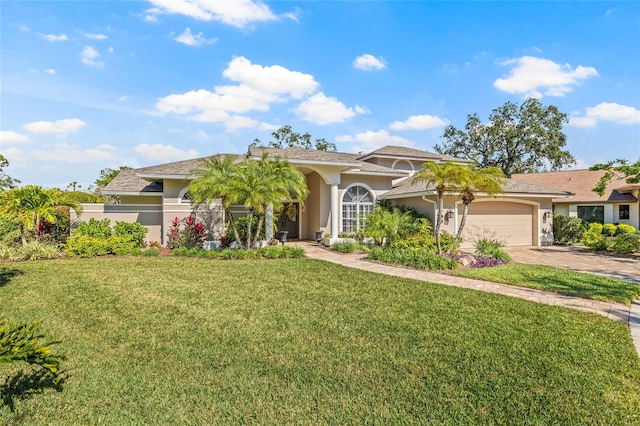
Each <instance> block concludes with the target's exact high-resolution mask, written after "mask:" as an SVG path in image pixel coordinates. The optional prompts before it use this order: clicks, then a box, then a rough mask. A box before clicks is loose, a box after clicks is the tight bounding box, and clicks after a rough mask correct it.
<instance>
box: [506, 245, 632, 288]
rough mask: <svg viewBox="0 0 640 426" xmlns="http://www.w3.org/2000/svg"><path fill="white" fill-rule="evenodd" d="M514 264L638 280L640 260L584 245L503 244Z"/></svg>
mask: <svg viewBox="0 0 640 426" xmlns="http://www.w3.org/2000/svg"><path fill="white" fill-rule="evenodd" d="M505 251H506V252H507V253H509V255H510V256H511V257H512V258H513V260H514V261H515V262H517V263H530V264H535V265H548V266H555V267H558V268H565V269H572V270H574V271H580V272H588V273H591V274H596V275H605V276H609V277H615V278H620V279H623V280H626V281H632V282H637V283H640V260H638V259H631V258H624V257H614V256H608V255H603V254H597V253H593V252H591V251H589V250H588V249H585V248H583V247H571V246H569V247H566V246H551V247H533V246H526V247H506V248H505Z"/></svg>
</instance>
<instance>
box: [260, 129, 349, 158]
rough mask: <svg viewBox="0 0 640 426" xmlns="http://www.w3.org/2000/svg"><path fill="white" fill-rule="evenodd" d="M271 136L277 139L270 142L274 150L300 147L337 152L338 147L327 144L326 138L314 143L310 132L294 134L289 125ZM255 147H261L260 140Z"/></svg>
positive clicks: (330, 143)
mask: <svg viewBox="0 0 640 426" xmlns="http://www.w3.org/2000/svg"><path fill="white" fill-rule="evenodd" d="M271 135H272V136H273V137H274V139H275V140H274V141H271V142H269V146H270V147H272V148H293V147H299V148H304V149H317V150H318V151H332V152H335V151H337V149H336V145H335V144H334V143H332V142H327V140H326V139H325V138H321V139H316V140H315V143H312V142H311V135H310V134H309V133H308V132H307V133H303V134H300V133H298V132H294V131H293V130H292V129H291V126H289V125H285V126H282V127H281V128H279V129H278V130H276V131H275V132H273V133H271ZM253 145H254V146H258V145H260V139H254V141H253Z"/></svg>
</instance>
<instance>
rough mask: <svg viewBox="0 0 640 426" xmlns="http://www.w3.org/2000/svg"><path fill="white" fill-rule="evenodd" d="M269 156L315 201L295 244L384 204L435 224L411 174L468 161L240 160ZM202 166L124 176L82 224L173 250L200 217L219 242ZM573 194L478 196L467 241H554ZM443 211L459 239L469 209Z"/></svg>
mask: <svg viewBox="0 0 640 426" xmlns="http://www.w3.org/2000/svg"><path fill="white" fill-rule="evenodd" d="M263 152H267V153H268V155H269V156H270V157H279V158H285V159H287V160H288V161H289V162H290V163H291V164H293V165H294V166H295V167H297V168H298V169H299V170H300V171H301V172H302V173H303V174H304V175H305V177H306V180H307V185H308V188H309V195H308V197H307V199H306V200H302V201H304V209H301V208H300V207H301V204H300V203H299V201H300V200H294V203H293V208H288V209H287V211H286V214H280V215H278V216H277V217H278V220H277V222H276V224H277V226H278V229H279V230H286V231H288V232H289V234H288V237H289V238H290V239H309V240H313V239H314V238H315V235H316V231H322V233H323V234H329V235H330V238H331V239H332V240H335V239H337V238H338V237H339V236H340V235H341V234H343V233H347V234H348V233H353V232H355V231H356V230H357V229H358V228H360V227H361V225H362V218H363V216H364V215H365V214H366V213H368V212H371V211H372V210H373V208H374V205H375V203H376V202H377V201H378V200H380V199H388V200H390V201H391V202H392V204H395V205H399V204H406V205H409V206H411V207H414V208H416V209H418V210H420V211H422V212H424V213H425V214H426V215H427V216H428V217H429V218H430V219H431V221H432V222H434V219H435V218H436V217H437V208H436V199H437V195H436V194H435V192H434V191H433V190H432V189H427V188H426V187H425V185H424V184H420V185H413V184H412V183H411V181H412V179H411V176H412V175H413V173H414V172H415V171H416V170H418V169H420V168H422V164H423V163H424V162H425V161H436V162H445V161H455V162H459V163H468V161H466V160H460V159H455V158H452V157H446V156H442V155H439V154H434V153H430V152H427V151H421V150H417V149H412V148H404V147H396V146H386V147H383V148H381V149H378V150H376V151H373V152H370V153H367V154H364V155H362V154H346V153H339V152H326V151H316V150H309V149H301V148H288V149H277V148H262V147H253V146H252V147H249V150H248V153H247V154H246V155H243V156H241V157H242V158H254V159H260V158H261V156H262V153H263ZM239 157H240V156H239ZM202 160H203V159H194V160H186V161H178V162H174V163H168V164H160V165H157V166H151V167H144V168H140V169H134V170H124V171H122V172H120V174H119V175H118V176H117V177H116V178H115V179H114V180H113V181H112V182H111V183H110V184H109V185H107V186H106V187H105V188H104V190H103V194H107V195H117V196H119V200H120V203H119V204H85V205H83V207H84V212H83V213H82V216H81V217H80V218H79V220H83V221H85V220H89V219H90V218H96V219H102V218H109V219H111V221H112V223H113V222H115V221H128V222H132V221H137V222H140V223H141V224H143V225H144V226H146V227H148V228H149V233H148V235H147V240H148V241H154V240H155V241H160V242H162V243H163V244H166V242H167V237H166V234H167V232H168V226H169V222H170V221H171V219H173V218H174V217H186V216H189V215H195V216H196V217H198V218H199V219H200V220H202V221H203V222H205V223H206V224H207V226H208V227H209V230H210V231H211V235H212V238H216V237H217V236H219V235H220V233H221V232H223V223H224V213H223V209H222V208H221V206H219V205H212V206H210V208H207V209H203V208H200V209H198V211H194V209H193V207H192V206H191V204H190V202H189V194H188V192H187V185H188V184H189V179H190V176H191V174H192V172H193V171H194V170H196V169H197V168H198V167H200V166H201V164H202ZM567 195H569V194H568V193H566V192H564V191H558V190H552V189H549V188H543V187H541V186H536V185H530V184H523V183H519V182H514V181H511V180H507V183H506V186H505V193H504V194H501V195H499V196H497V197H495V198H492V197H487V196H486V195H485V196H483V194H478V198H477V199H476V200H475V201H474V202H473V203H472V204H471V206H470V211H469V219H468V222H467V225H466V227H465V236H466V239H467V241H468V243H469V242H471V241H472V239H473V238H474V236H481V235H494V236H496V237H498V238H500V239H502V240H503V241H505V243H506V244H508V245H544V244H547V243H551V242H552V241H553V236H552V235H551V219H552V216H551V206H552V205H551V200H552V199H553V198H559V197H563V196H567ZM444 208H445V211H446V216H445V221H444V223H443V230H446V231H448V232H450V233H454V232H455V231H456V230H457V227H458V223H459V218H460V214H461V211H462V205H461V201H460V198H459V197H458V196H456V195H455V194H452V195H447V197H446V198H445V205H444ZM231 211H232V214H233V215H234V216H236V215H238V216H240V215H243V214H245V212H244V207H243V206H234V207H233V208H232V209H231Z"/></svg>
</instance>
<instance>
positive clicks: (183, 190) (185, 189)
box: [167, 186, 191, 205]
mask: <svg viewBox="0 0 640 426" xmlns="http://www.w3.org/2000/svg"><path fill="white" fill-rule="evenodd" d="M187 192H189V187H188V186H185V187H184V188H182V189H181V190H180V192H178V204H181V205H184V204H187V201H188V203H189V205H191V200H184V199H183V197H184V194H186V193H187ZM167 204H168V203H167Z"/></svg>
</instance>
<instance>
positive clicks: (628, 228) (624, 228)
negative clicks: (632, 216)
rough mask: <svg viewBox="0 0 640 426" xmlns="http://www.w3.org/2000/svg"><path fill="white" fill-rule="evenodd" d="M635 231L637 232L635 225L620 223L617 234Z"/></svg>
mask: <svg viewBox="0 0 640 426" xmlns="http://www.w3.org/2000/svg"><path fill="white" fill-rule="evenodd" d="M634 232H636V228H634V227H633V225H628V224H626V223H620V224H618V227H617V229H616V235H622V234H633V233H634Z"/></svg>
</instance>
